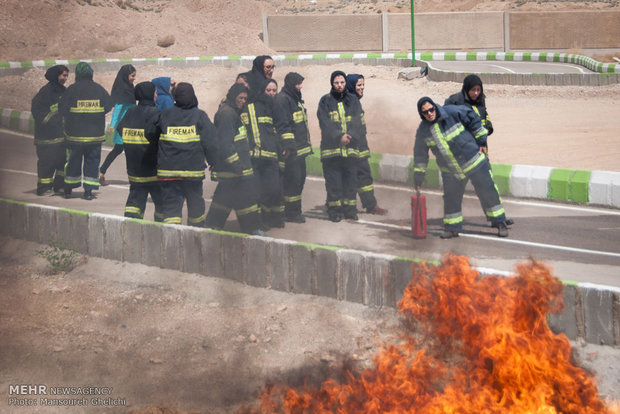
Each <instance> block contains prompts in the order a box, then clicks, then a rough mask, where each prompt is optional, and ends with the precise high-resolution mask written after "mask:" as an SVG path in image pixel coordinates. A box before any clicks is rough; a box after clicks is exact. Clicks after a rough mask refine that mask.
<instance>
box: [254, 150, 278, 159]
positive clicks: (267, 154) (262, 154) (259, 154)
mask: <svg viewBox="0 0 620 414" xmlns="http://www.w3.org/2000/svg"><path fill="white" fill-rule="evenodd" d="M250 156H251V157H252V158H269V159H277V158H278V154H277V153H275V152H272V151H265V150H263V149H260V148H255V149H253V150H252V151H250Z"/></svg>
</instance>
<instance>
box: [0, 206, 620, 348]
mask: <svg viewBox="0 0 620 414" xmlns="http://www.w3.org/2000/svg"><path fill="white" fill-rule="evenodd" d="M0 225H1V226H0V234H1V235H4V236H8V237H13V238H17V239H26V240H32V241H37V242H41V240H44V241H43V243H48V242H50V241H53V242H54V243H55V244H56V245H57V246H58V247H61V248H65V249H77V250H78V251H81V252H83V253H85V254H88V255H91V256H95V257H104V258H108V259H111V260H119V261H131V262H135V261H137V260H138V259H140V262H139V263H143V264H145V265H150V266H153V264H154V258H155V257H156V256H157V257H159V256H161V260H160V262H159V265H158V266H159V267H164V268H168V269H174V270H178V271H180V272H183V271H195V272H194V273H199V274H204V275H208V276H212V277H220V278H225V279H229V280H234V281H236V282H239V283H245V284H248V285H252V286H256V287H263V288H271V289H276V290H281V291H286V292H294V293H304V294H314V295H321V296H327V297H331V298H335V299H339V300H346V301H352V302H358V303H363V304H366V305H369V306H377V307H381V306H390V307H395V306H396V305H397V303H398V301H399V300H400V298H401V297H402V294H403V292H404V289H405V287H406V286H407V285H408V283H409V282H410V281H411V278H412V271H413V269H414V268H415V267H416V266H418V262H420V260H418V259H415V258H407V257H395V256H390V255H380V254H375V253H369V252H363V251H357V250H349V249H339V248H335V247H330V246H318V245H312V244H307V243H297V242H292V241H289V240H278V239H272V238H265V237H257V236H247V235H244V234H237V233H230V232H222V231H213V230H205V229H196V228H193V227H187V226H182V225H174V224H163V225H162V224H155V223H152V222H148V221H145V220H134V219H125V218H123V217H117V216H111V215H105V214H97V213H87V212H83V211H77V210H69V209H62V208H56V207H49V206H43V205H37V204H28V203H21V202H15V201H12V200H7V199H0ZM35 228H38V231H35ZM140 240H141V241H140ZM76 243H78V244H79V245H76ZM148 252H150V254H149V253H148ZM429 264H431V265H432V264H433V263H429ZM481 273H489V270H488V269H486V270H481ZM564 300H565V303H566V307H565V309H564V311H563V312H562V313H561V314H559V315H551V316H550V318H549V324H550V326H551V328H552V329H553V330H554V331H556V332H564V333H566V335H567V336H568V337H569V338H571V339H579V338H581V339H584V340H585V341H587V342H590V343H595V344H606V345H620V305H618V304H619V303H620V289H618V288H613V287H607V286H598V285H593V284H588V283H577V284H575V283H569V284H568V285H566V288H565V292H564Z"/></svg>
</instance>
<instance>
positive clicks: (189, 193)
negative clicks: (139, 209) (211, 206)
mask: <svg viewBox="0 0 620 414" xmlns="http://www.w3.org/2000/svg"><path fill="white" fill-rule="evenodd" d="M159 184H160V187H161V196H162V204H161V205H162V207H161V212H162V213H163V215H164V223H172V224H182V222H183V220H182V217H183V202H184V201H185V200H187V224H188V225H190V226H196V227H204V222H205V200H204V198H203V197H202V180H183V179H181V180H164V181H160V182H159ZM155 206H156V207H157V204H155Z"/></svg>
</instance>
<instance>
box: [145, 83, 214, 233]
mask: <svg viewBox="0 0 620 414" xmlns="http://www.w3.org/2000/svg"><path fill="white" fill-rule="evenodd" d="M145 133H146V138H147V139H148V140H149V141H158V151H157V180H158V181H159V183H160V186H161V192H162V208H161V212H162V213H163V215H164V223H172V224H181V223H182V212H183V203H184V202H185V200H187V223H188V224H189V225H190V226H196V227H203V226H204V223H205V200H204V198H203V197H202V183H203V180H204V178H205V168H206V162H205V160H206V161H207V162H209V164H210V163H211V158H210V157H212V155H213V147H212V143H213V141H214V140H215V128H214V126H213V123H212V122H211V120H210V119H209V116H208V115H207V114H206V113H205V112H204V111H202V110H201V109H199V108H198V99H197V98H196V94H195V93H194V87H193V86H192V85H191V84H189V83H185V82H181V83H178V84H177V87H176V88H175V90H174V106H171V107H170V108H168V109H166V110H164V111H161V112H160V113H159V114H158V115H157V116H156V117H155V118H151V121H150V122H149V124H148V126H147V128H146V131H145Z"/></svg>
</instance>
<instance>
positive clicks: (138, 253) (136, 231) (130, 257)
mask: <svg viewBox="0 0 620 414" xmlns="http://www.w3.org/2000/svg"><path fill="white" fill-rule="evenodd" d="M142 223H143V220H137V219H128V220H126V221H125V232H124V234H123V261H125V262H129V263H142V247H143V243H142V228H143V225H142Z"/></svg>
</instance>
